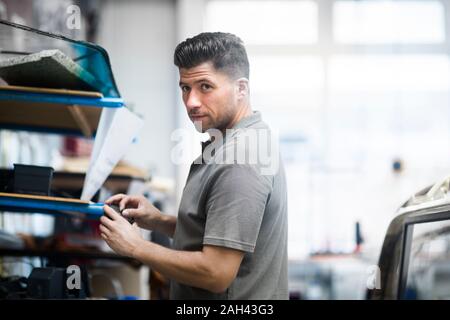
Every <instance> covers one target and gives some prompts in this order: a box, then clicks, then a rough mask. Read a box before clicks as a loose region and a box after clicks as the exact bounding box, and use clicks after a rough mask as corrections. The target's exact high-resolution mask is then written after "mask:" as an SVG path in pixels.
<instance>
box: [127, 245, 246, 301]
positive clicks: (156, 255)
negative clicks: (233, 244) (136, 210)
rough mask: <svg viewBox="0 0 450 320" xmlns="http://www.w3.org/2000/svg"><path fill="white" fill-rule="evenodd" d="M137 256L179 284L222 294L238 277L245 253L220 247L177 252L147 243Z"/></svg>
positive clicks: (138, 248)
mask: <svg viewBox="0 0 450 320" xmlns="http://www.w3.org/2000/svg"><path fill="white" fill-rule="evenodd" d="M133 257H134V258H135V259H137V260H139V261H141V262H142V263H144V264H147V265H149V266H150V268H153V269H155V270H156V271H158V272H160V273H162V274H163V275H165V276H166V277H168V278H170V279H173V280H175V281H177V282H179V283H182V284H185V285H188V286H192V287H198V288H202V289H205V290H208V291H211V292H214V293H221V292H224V291H225V290H226V289H227V288H228V287H229V286H230V285H231V283H232V282H233V280H234V279H235V278H236V275H237V272H238V270H239V266H240V264H241V262H242V259H243V257H244V252H242V251H238V250H234V249H229V248H225V247H216V246H204V247H203V250H202V251H177V250H172V249H167V248H165V247H162V246H160V245H157V244H155V243H153V242H148V241H145V242H143V243H141V245H140V246H138V247H137V248H136V250H135V251H134V253H133Z"/></svg>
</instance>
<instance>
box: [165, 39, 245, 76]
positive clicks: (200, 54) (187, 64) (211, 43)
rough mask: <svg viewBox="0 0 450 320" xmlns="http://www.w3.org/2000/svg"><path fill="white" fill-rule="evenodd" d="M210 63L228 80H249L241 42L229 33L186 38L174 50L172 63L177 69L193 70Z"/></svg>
mask: <svg viewBox="0 0 450 320" xmlns="http://www.w3.org/2000/svg"><path fill="white" fill-rule="evenodd" d="M204 62H212V63H213V65H214V68H215V69H216V70H221V71H223V72H225V73H226V74H227V75H228V76H229V77H230V78H232V79H237V78H240V77H246V78H247V79H249V76H250V66H249V63H248V57H247V52H246V51H245V47H244V43H243V42H242V40H241V39H240V38H239V37H237V36H235V35H234V34H231V33H223V32H204V33H200V34H199V35H196V36H195V37H193V38H188V39H186V40H185V41H183V42H181V43H180V44H179V45H178V46H177V47H176V48H175V54H174V63H175V65H176V66H177V67H178V68H186V69H189V68H193V67H196V66H198V65H199V64H201V63H204Z"/></svg>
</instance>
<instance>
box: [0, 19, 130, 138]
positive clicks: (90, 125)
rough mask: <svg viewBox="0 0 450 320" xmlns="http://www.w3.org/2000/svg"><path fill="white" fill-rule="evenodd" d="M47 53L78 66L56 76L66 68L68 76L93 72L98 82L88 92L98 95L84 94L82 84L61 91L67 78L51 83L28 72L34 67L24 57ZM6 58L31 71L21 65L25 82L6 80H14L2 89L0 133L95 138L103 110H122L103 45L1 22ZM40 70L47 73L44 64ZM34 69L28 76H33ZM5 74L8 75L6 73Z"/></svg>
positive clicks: (1, 56)
mask: <svg viewBox="0 0 450 320" xmlns="http://www.w3.org/2000/svg"><path fill="white" fill-rule="evenodd" d="M22 40H23V41H22ZM18 43H22V44H24V45H25V47H23V48H21V47H18V46H17V44H18ZM45 50H50V51H52V50H53V51H55V52H59V53H60V55H61V56H63V57H64V59H65V60H64V61H66V62H67V61H69V62H70V63H69V65H71V66H72V67H74V66H75V67H76V68H75V69H74V70H72V69H71V68H68V69H67V70H66V69H64V68H60V69H58V68H56V69H52V70H53V71H54V73H53V74H55V72H56V73H57V74H59V73H58V72H59V71H60V70H61V72H63V71H64V70H65V72H66V75H67V77H69V76H70V77H73V74H72V73H71V72H72V71H73V72H74V74H76V75H77V76H80V75H81V74H89V75H90V78H91V79H92V84H95V85H94V86H92V87H90V88H91V89H89V90H95V92H93V91H84V90H86V89H85V88H84V87H83V88H82V87H79V86H71V87H67V88H70V89H72V90H66V89H63V88H60V87H59V86H61V87H64V83H61V81H62V80H61V79H66V78H67V77H64V75H63V74H61V79H59V78H58V77H56V76H54V77H52V78H51V79H50V78H48V77H49V75H48V74H43V72H38V71H36V72H34V75H36V77H33V74H31V75H29V74H28V73H26V72H25V71H26V70H27V68H30V67H31V66H32V64H31V62H22V61H20V58H21V57H23V56H24V55H33V54H35V53H39V52H44V51H45ZM8 59H19V61H20V62H18V63H19V64H20V63H22V64H23V65H27V64H28V67H27V68H25V67H22V72H25V73H24V75H26V76H24V77H23V80H20V79H18V78H17V77H10V78H11V79H10V80H6V81H10V83H9V85H3V86H1V87H0V129H6V130H22V131H33V132H42V133H56V134H64V135H75V136H84V137H87V138H93V137H95V135H96V131H97V127H98V123H99V119H100V115H101V111H102V108H121V107H124V101H123V99H122V98H121V96H120V93H119V91H118V89H117V86H116V83H115V80H114V76H113V73H112V69H111V64H110V61H109V57H108V54H107V52H106V50H105V49H103V48H102V47H100V46H97V45H95V44H92V43H88V42H83V41H76V40H72V39H69V38H66V37H63V36H60V35H56V34H52V33H48V32H43V31H40V30H37V29H33V28H29V27H27V26H22V25H19V24H15V23H11V22H8V21H4V20H0V60H2V61H3V60H5V61H8ZM30 61H31V60H30ZM58 61H59V60H58ZM32 62H33V63H35V62H37V61H34V60H32ZM44 66H45V65H44ZM6 68H8V66H6ZM41 69H43V70H47V69H45V68H44V67H42V66H41V67H40V68H36V70H41ZM78 69H80V70H83V72H84V73H80V75H79V74H78V73H77V72H75V70H78ZM30 70H33V69H32V68H31V69H30ZM30 70H28V71H27V72H32V71H30ZM78 71H79V70H78ZM80 72H81V71H80ZM12 75H14V73H12ZM16 75H17V74H16ZM4 76H5V75H4ZM6 76H7V77H8V74H6ZM43 76H45V77H43ZM46 77H47V78H46ZM70 77H69V78H70ZM80 77H81V76H80ZM19 78H20V77H19ZM37 79H38V80H39V79H41V80H39V81H38V80H37ZM46 80H48V81H46ZM50 80H51V81H50ZM67 85H68V84H67V83H66V86H67Z"/></svg>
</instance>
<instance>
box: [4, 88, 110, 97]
mask: <svg viewBox="0 0 450 320" xmlns="http://www.w3.org/2000/svg"><path fill="white" fill-rule="evenodd" d="M0 90H3V91H23V92H31V93H49V94H62V95H74V96H79V97H90V98H103V94H101V93H100V92H94V91H78V90H66V89H51V88H36V87H23V86H0Z"/></svg>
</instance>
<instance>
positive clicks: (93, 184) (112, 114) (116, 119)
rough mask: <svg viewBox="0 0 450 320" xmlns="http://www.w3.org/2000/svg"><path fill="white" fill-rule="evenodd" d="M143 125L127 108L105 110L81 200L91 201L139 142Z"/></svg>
mask: <svg viewBox="0 0 450 320" xmlns="http://www.w3.org/2000/svg"><path fill="white" fill-rule="evenodd" d="M142 125H143V121H142V119H141V118H139V117H138V116H136V115H135V114H133V113H132V112H131V111H129V110H128V109H126V108H104V109H103V110H102V114H101V116H100V121H99V126H98V129H97V134H96V137H95V142H94V148H93V150H92V155H91V160H90V163H89V168H88V171H87V173H86V178H85V179H84V185H83V192H82V194H81V200H86V201H89V200H91V199H92V197H93V196H94V195H95V193H96V192H97V191H98V190H99V189H100V188H101V186H102V185H103V183H104V182H105V180H106V178H108V176H109V175H110V173H111V172H112V170H113V169H114V167H115V166H116V164H117V163H118V162H119V161H120V159H122V157H123V156H124V155H125V153H126V152H127V150H128V148H129V147H130V145H131V144H132V142H133V140H134V139H135V138H137V136H138V133H139V131H140V129H141V128H142Z"/></svg>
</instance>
